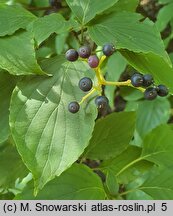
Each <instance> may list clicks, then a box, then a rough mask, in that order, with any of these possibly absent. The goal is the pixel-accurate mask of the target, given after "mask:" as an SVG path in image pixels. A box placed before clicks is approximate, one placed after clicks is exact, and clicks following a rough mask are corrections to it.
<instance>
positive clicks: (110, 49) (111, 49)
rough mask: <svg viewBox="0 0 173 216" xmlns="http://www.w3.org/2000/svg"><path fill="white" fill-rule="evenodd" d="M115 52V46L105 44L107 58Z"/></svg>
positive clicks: (104, 50)
mask: <svg viewBox="0 0 173 216" xmlns="http://www.w3.org/2000/svg"><path fill="white" fill-rule="evenodd" d="M114 52H115V47H114V45H113V44H105V45H104V46H103V54H104V55H105V56H111V55H112V54H113V53H114Z"/></svg>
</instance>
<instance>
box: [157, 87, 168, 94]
mask: <svg viewBox="0 0 173 216" xmlns="http://www.w3.org/2000/svg"><path fill="white" fill-rule="evenodd" d="M168 93H169V90H168V88H167V87H166V86H165V85H158V86H157V94H158V95H159V96H160V97H165V96H167V95H168Z"/></svg>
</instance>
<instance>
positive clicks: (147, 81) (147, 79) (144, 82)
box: [143, 74, 154, 87]
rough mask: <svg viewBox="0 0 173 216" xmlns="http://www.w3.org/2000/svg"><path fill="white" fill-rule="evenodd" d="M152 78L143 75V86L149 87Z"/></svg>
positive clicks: (149, 75)
mask: <svg viewBox="0 0 173 216" xmlns="http://www.w3.org/2000/svg"><path fill="white" fill-rule="evenodd" d="M153 82H154V80H153V76H152V75H151V74H145V75H143V86H144V87H149V86H150V85H151V84H153Z"/></svg>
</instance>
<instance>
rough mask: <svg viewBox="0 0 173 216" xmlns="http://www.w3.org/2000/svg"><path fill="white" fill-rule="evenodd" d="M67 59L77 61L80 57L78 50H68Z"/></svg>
mask: <svg viewBox="0 0 173 216" xmlns="http://www.w3.org/2000/svg"><path fill="white" fill-rule="evenodd" d="M65 57H66V59H67V60H68V61H72V62H73V61H76V60H77V59H78V57H79V54H78V52H77V51H76V50H74V49H69V50H67V52H66V54H65Z"/></svg>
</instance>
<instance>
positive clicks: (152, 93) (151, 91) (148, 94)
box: [144, 87, 157, 100]
mask: <svg viewBox="0 0 173 216" xmlns="http://www.w3.org/2000/svg"><path fill="white" fill-rule="evenodd" d="M156 97H157V90H156V88H153V87H149V88H147V89H146V90H145V92H144V98H145V99H147V100H154V99H155V98H156Z"/></svg>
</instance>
